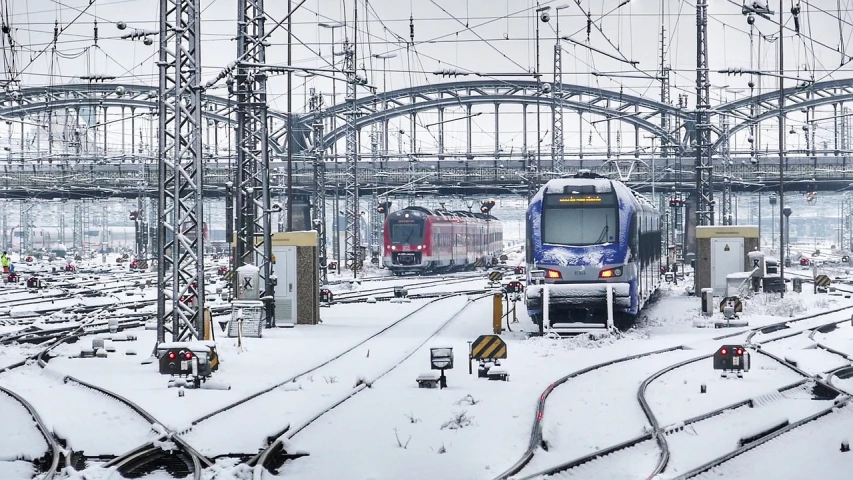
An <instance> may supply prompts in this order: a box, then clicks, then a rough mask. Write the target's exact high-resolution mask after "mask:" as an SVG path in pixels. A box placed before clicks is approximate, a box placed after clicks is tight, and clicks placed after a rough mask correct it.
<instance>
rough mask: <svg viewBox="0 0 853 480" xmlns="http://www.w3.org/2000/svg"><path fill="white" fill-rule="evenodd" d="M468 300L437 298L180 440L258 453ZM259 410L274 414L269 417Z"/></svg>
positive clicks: (218, 451) (214, 450)
mask: <svg viewBox="0 0 853 480" xmlns="http://www.w3.org/2000/svg"><path fill="white" fill-rule="evenodd" d="M467 303H468V299H467V298H466V297H454V298H448V299H444V300H439V301H437V302H435V303H433V304H431V305H430V306H428V307H426V308H425V309H424V310H422V311H419V312H418V313H416V314H414V315H413V316H412V317H411V318H409V319H407V320H405V321H403V322H401V323H400V324H398V325H397V326H395V327H393V328H392V329H390V330H388V332H387V333H386V334H383V335H382V336H380V337H377V338H375V339H373V340H371V341H369V342H368V343H366V344H364V345H362V346H360V347H358V348H357V349H355V350H353V351H352V352H350V353H348V354H346V355H345V356H344V357H342V358H341V359H340V360H336V361H335V362H334V363H332V364H330V365H328V366H325V367H322V368H320V369H318V370H317V371H315V372H312V373H311V374H309V375H307V376H305V377H303V378H299V379H297V380H296V381H294V382H292V383H288V384H287V385H286V386H284V387H282V388H279V389H276V390H274V391H272V392H270V393H268V394H266V395H263V396H261V397H258V398H256V399H254V400H252V401H250V402H247V403H245V404H243V405H240V406H238V407H236V408H235V409H234V410H232V411H229V412H226V413H223V414H222V415H221V416H218V417H214V418H212V419H210V420H207V421H204V422H202V423H200V424H198V425H196V426H195V427H194V428H193V430H192V431H191V432H190V433H189V434H187V435H185V438H186V440H187V441H188V442H190V444H192V445H193V446H194V447H195V448H196V449H198V450H199V451H200V452H201V453H203V454H205V455H208V456H217V455H222V454H227V453H254V452H257V451H258V450H259V449H260V448H262V447H263V446H264V440H265V439H266V437H267V436H270V435H275V434H277V433H280V432H281V431H282V430H283V429H284V427H286V426H287V425H288V424H290V425H291V426H292V427H294V428H295V427H296V426H297V425H299V424H302V423H303V422H305V421H308V419H309V417H310V416H311V415H313V414H316V413H318V412H320V411H322V410H323V409H324V408H326V407H327V405H329V404H330V403H334V402H336V401H338V400H340V399H341V398H342V397H345V396H347V395H350V394H351V393H352V391H353V388H355V387H357V386H358V383H359V380H362V381H366V382H372V381H373V379H375V378H377V377H378V376H379V375H381V374H383V373H384V372H385V371H386V370H387V369H389V368H391V367H392V366H394V365H396V364H397V363H399V361H400V360H402V358H403V357H404V356H405V355H407V354H408V353H410V352H412V351H414V350H416V349H417V347H418V346H419V345H420V344H421V343H423V341H424V340H426V339H427V338H428V337H429V336H430V335H432V333H433V332H435V331H436V330H437V329H438V328H439V327H440V326H441V324H442V323H443V322H444V321H445V320H446V319H447V318H449V317H450V316H452V315H453V314H454V313H455V312H457V311H458V310H459V309H460V308H462V307H464V306H465V305H466V304H467ZM466 314H468V312H467V311H466ZM258 412H268V413H269V412H275V413H274V415H273V416H272V417H270V416H268V415H258ZM236 419H239V421H240V424H241V428H240V431H239V432H238V431H232V432H231V433H230V434H229V435H228V436H227V437H226V438H222V437H221V436H219V435H217V434H218V433H219V432H221V431H223V429H228V428H229V427H231V426H232V425H234V422H235V420H236Z"/></svg>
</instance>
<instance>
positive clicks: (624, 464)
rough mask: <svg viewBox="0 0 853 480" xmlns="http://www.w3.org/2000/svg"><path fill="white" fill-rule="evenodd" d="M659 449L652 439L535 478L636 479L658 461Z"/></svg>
mask: <svg viewBox="0 0 853 480" xmlns="http://www.w3.org/2000/svg"><path fill="white" fill-rule="evenodd" d="M658 452H659V450H658V447H657V444H655V442H654V441H653V440H649V441H646V442H642V443H640V444H638V445H636V446H634V447H632V448H626V449H624V450H619V451H618V452H614V453H611V454H610V455H607V456H605V457H601V458H598V459H595V460H593V461H591V462H589V463H585V464H583V465H580V466H579V467H577V468H575V469H572V470H569V471H567V472H563V473H558V474H556V475H549V476H538V477H534V478H535V480H546V479H547V480H562V479H569V478H577V479H581V480H599V479H600V480H637V479H641V478H645V477H646V474H644V473H643V472H651V471H652V470H654V468H655V465H657V463H658V456H659V453H658Z"/></svg>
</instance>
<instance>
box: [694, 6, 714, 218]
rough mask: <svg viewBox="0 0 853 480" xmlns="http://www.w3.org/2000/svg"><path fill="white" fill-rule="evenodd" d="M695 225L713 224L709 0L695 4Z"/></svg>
mask: <svg viewBox="0 0 853 480" xmlns="http://www.w3.org/2000/svg"><path fill="white" fill-rule="evenodd" d="M696 36H697V38H696V163H695V167H696V193H697V195H696V200H695V202H696V205H695V208H696V225H697V226H699V225H714V190H713V183H712V181H713V169H714V167H713V165H712V163H711V123H710V114H709V111H708V110H709V109H710V108H711V104H710V102H711V93H710V86H711V81H710V79H709V78H708V0H697V2H696Z"/></svg>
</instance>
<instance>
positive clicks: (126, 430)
mask: <svg viewBox="0 0 853 480" xmlns="http://www.w3.org/2000/svg"><path fill="white" fill-rule="evenodd" d="M101 310H104V309H101ZM99 313H101V311H96V312H93V313H92V314H90V318H88V319H86V320H85V321H83V322H81V323H80V324H79V325H77V326H76V327H74V328H68V329H63V330H62V332H61V334H60V335H59V336H58V337H56V338H54V339H53V341H51V342H50V343H49V345H48V346H47V347H46V348H44V349H42V350H41V351H39V352H38V353H37V354H35V355H33V356H32V357H29V358H27V359H25V360H24V361H21V362H19V363H17V364H14V365H10V366H8V367H6V368H4V369H2V370H0V373H4V376H3V377H0V383H2V384H5V385H6V386H7V387H14V388H15V390H16V391H17V392H19V395H21V397H22V398H23V397H29V401H30V402H32V403H33V404H36V405H37V406H38V409H39V411H40V412H42V413H43V418H45V424H46V425H50V430H52V431H54V432H57V431H58V432H62V433H61V434H62V435H63V437H64V438H63V439H64V440H65V441H66V442H67V449H68V452H71V451H75V452H76V453H77V456H78V459H80V458H82V460H83V461H85V460H86V459H88V458H92V459H95V460H97V461H102V460H103V459H107V458H112V460H111V462H108V464H107V465H108V466H109V467H114V468H117V469H118V470H119V471H120V472H122V473H132V472H134V471H141V472H143V473H144V472H147V471H148V470H146V468H150V469H152V470H153V469H157V468H160V467H163V468H167V470H168V469H169V468H173V469H174V468H176V465H180V464H181V463H183V464H186V465H188V466H189V467H187V468H188V469H189V468H192V469H191V470H187V469H184V470H186V471H184V470H181V469H180V468H177V469H176V470H175V471H176V472H177V473H186V474H189V473H193V475H194V478H195V479H200V478H201V469H202V467H199V468H195V466H196V465H201V464H203V465H204V466H211V465H212V464H213V463H212V462H211V461H210V460H208V459H206V458H205V457H204V456H202V455H200V454H199V453H198V452H196V451H195V450H194V449H193V448H192V447H191V446H190V445H188V444H187V443H186V442H185V441H184V440H183V439H181V438H180V437H179V436H177V435H176V434H175V432H172V431H169V430H167V429H166V428H165V427H163V425H162V424H161V423H160V422H159V421H157V419H156V418H154V416H153V415H151V414H150V413H149V412H147V411H145V410H144V409H142V408H141V407H140V406H139V405H137V404H136V403H134V402H132V401H130V400H128V399H127V398H125V397H123V396H121V395H119V394H117V393H115V392H112V391H110V390H107V389H104V388H101V387H98V386H96V385H93V384H90V383H87V382H84V381H82V380H80V379H78V378H75V377H73V376H70V375H60V374H56V373H55V372H52V371H50V370H48V369H47V368H46V367H47V364H48V362H49V361H50V358H51V356H50V355H51V352H52V350H54V349H55V348H56V347H58V346H59V345H61V344H63V343H66V342H72V341H77V340H79V339H80V337H81V336H83V335H89V334H92V333H101V332H108V331H109V327H108V326H107V325H106V324H102V322H98V323H95V322H96V319H97V316H98V314H99ZM144 320H145V319H144V317H143V316H140V317H139V318H138V319H137V320H135V323H134V324H133V325H132V326H141V325H142V324H144ZM125 326H127V327H129V326H131V325H128V324H126V325H125ZM32 360H35V362H34V364H32V363H31V361H32ZM81 406H84V407H83V408H81ZM92 431H97V432H98V435H91V433H90V432H92ZM140 442H144V443H143V447H145V450H146V451H147V454H143V455H139V454H138V452H136V453H134V451H135V449H134V450H131V451H130V452H129V453H127V454H123V455H119V454H120V453H121V452H125V451H127V449H128V448H130V447H131V446H133V445H139V444H140ZM137 448H140V447H137ZM152 449H154V450H157V452H153V451H151V450H152ZM131 453H134V454H133V455H131ZM66 456H70V453H66ZM131 457H132V458H131ZM184 476H186V475H184Z"/></svg>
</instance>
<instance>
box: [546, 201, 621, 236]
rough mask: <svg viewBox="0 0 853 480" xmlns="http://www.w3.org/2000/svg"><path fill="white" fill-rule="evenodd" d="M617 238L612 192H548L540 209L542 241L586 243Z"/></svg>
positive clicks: (616, 209)
mask: <svg viewBox="0 0 853 480" xmlns="http://www.w3.org/2000/svg"><path fill="white" fill-rule="evenodd" d="M618 238H619V209H618V208H617V204H616V195H615V194H614V193H604V194H602V193H596V194H579V195H571V194H549V195H546V196H545V201H544V208H543V212H542V242H543V243H549V244H552V245H571V246H588V245H604V244H608V243H614V242H616V241H618Z"/></svg>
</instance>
